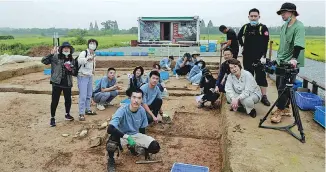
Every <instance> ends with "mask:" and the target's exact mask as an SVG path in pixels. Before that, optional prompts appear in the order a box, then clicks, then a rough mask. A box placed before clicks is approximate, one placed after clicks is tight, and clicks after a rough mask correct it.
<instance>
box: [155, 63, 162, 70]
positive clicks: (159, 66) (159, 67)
mask: <svg viewBox="0 0 326 172" xmlns="http://www.w3.org/2000/svg"><path fill="white" fill-rule="evenodd" d="M156 66H157V67H158V69H159V70H160V69H161V65H159V64H157V63H154V64H153V68H155V69H156Z"/></svg>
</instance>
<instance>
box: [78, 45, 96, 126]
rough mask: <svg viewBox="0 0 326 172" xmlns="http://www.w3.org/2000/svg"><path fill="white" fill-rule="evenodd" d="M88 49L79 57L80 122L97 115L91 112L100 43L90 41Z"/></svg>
mask: <svg viewBox="0 0 326 172" xmlns="http://www.w3.org/2000/svg"><path fill="white" fill-rule="evenodd" d="M87 45H88V48H87V50H86V51H82V52H81V53H80V54H79V56H78V65H79V70H78V76H77V80H78V89H79V102H78V106H79V120H80V121H85V114H86V115H95V114H96V113H95V112H93V111H92V110H91V98H92V92H93V75H94V73H95V65H96V61H95V50H96V49H97V47H98V42H97V41H96V40H95V39H90V40H88V44H87Z"/></svg>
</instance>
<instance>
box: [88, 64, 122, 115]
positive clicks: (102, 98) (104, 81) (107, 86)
mask: <svg viewBox="0 0 326 172" xmlns="http://www.w3.org/2000/svg"><path fill="white" fill-rule="evenodd" d="M115 74H116V70H115V69H114V68H109V69H108V73H107V76H105V77H103V78H101V80H100V82H99V83H98V84H97V86H96V88H95V90H94V101H95V103H97V105H96V107H97V109H98V110H105V106H106V105H108V104H110V102H111V101H112V100H113V99H114V98H115V97H116V96H117V95H118V90H120V89H121V87H120V86H118V85H117V79H116V77H115Z"/></svg>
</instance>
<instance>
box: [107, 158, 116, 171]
mask: <svg viewBox="0 0 326 172" xmlns="http://www.w3.org/2000/svg"><path fill="white" fill-rule="evenodd" d="M107 168H108V169H107V170H108V172H115V162H114V159H113V158H109V160H108V167H107Z"/></svg>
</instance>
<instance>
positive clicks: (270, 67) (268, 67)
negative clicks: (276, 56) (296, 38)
mask: <svg viewBox="0 0 326 172" xmlns="http://www.w3.org/2000/svg"><path fill="white" fill-rule="evenodd" d="M276 64H277V63H276V61H275V60H274V61H271V60H270V59H268V58H266V63H265V64H262V63H261V62H260V60H258V62H257V63H253V64H252V66H253V67H255V68H262V70H263V71H265V72H267V73H269V74H274V72H275V68H276Z"/></svg>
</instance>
